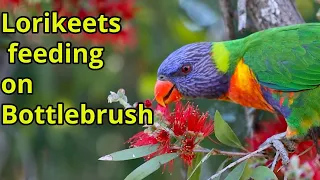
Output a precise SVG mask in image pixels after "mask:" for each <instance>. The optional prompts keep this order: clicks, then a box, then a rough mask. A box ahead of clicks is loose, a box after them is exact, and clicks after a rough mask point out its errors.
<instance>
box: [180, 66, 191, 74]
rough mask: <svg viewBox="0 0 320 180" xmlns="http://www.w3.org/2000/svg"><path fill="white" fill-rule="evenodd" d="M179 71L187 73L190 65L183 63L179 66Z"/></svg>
mask: <svg viewBox="0 0 320 180" xmlns="http://www.w3.org/2000/svg"><path fill="white" fill-rule="evenodd" d="M181 71H182V72H183V73H185V74H187V73H189V72H190V71H191V66H190V65H184V66H182V68H181Z"/></svg>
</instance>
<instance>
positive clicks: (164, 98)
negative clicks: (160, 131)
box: [155, 42, 229, 106]
mask: <svg viewBox="0 0 320 180" xmlns="http://www.w3.org/2000/svg"><path fill="white" fill-rule="evenodd" d="M212 45H213V44H212V43H210V42H201V43H193V44H188V45H185V46H183V47H181V48H180V49H178V50H176V51H174V52H173V53H171V54H170V55H169V56H168V57H167V58H166V59H165V60H164V61H163V62H162V64H161V65H160V67H159V69H158V77H157V78H158V80H157V83H156V86H155V97H156V100H157V102H158V103H159V104H161V105H163V106H165V105H166V104H169V103H171V102H173V101H177V100H180V99H181V98H183V97H186V98H210V99H211V98H212V99H214V98H219V97H221V96H222V95H224V94H225V93H226V92H227V91H228V87H229V77H228V75H226V74H224V73H221V72H219V71H218V70H217V68H216V67H215V64H214V61H213V59H212V58H213V56H212Z"/></svg>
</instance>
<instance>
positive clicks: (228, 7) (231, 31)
mask: <svg viewBox="0 0 320 180" xmlns="http://www.w3.org/2000/svg"><path fill="white" fill-rule="evenodd" d="M219 3H220V8H221V11H222V15H223V21H224V24H225V26H226V28H225V29H226V32H227V34H228V39H235V38H236V35H235V27H234V24H233V18H234V15H233V9H232V4H231V2H230V0H219Z"/></svg>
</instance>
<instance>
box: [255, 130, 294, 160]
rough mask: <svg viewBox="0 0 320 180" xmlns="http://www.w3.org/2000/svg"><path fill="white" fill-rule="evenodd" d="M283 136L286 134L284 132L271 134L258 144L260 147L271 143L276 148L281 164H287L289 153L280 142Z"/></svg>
mask: <svg viewBox="0 0 320 180" xmlns="http://www.w3.org/2000/svg"><path fill="white" fill-rule="evenodd" d="M285 136H286V132H283V133H280V134H276V135H274V136H271V137H270V138H268V139H267V140H266V141H265V142H264V143H262V144H261V145H260V147H264V146H266V145H269V144H271V145H272V146H273V147H274V148H275V149H276V151H277V152H278V153H279V155H280V157H281V159H282V164H283V165H288V164H289V162H290V159H289V155H288V152H287V149H286V148H285V146H284V144H283V142H281V140H282V139H283V138H284V137H285Z"/></svg>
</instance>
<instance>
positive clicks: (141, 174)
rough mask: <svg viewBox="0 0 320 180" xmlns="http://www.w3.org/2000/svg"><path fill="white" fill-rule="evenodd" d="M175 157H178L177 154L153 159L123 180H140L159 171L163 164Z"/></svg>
mask: <svg viewBox="0 0 320 180" xmlns="http://www.w3.org/2000/svg"><path fill="white" fill-rule="evenodd" d="M176 157H178V154H177V153H169V154H163V155H160V156H157V157H154V158H152V159H150V160H149V161H147V162H145V163H144V164H142V165H140V166H139V167H137V168H136V169H135V170H134V171H132V172H131V173H130V174H129V175H128V176H127V177H126V178H125V180H141V179H143V178H145V177H147V176H148V175H150V174H151V173H153V172H155V171H156V170H157V169H159V168H160V167H161V165H162V164H165V163H167V162H169V161H171V160H173V159H175V158H176Z"/></svg>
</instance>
